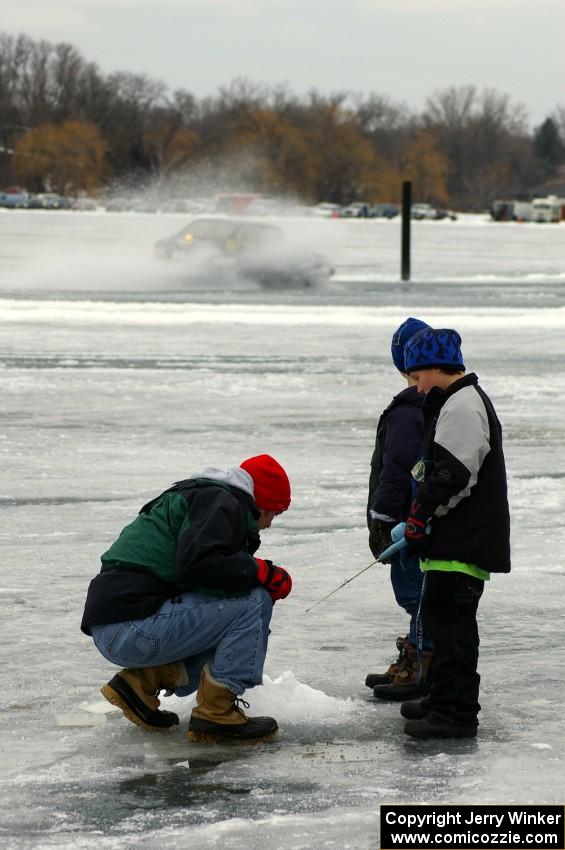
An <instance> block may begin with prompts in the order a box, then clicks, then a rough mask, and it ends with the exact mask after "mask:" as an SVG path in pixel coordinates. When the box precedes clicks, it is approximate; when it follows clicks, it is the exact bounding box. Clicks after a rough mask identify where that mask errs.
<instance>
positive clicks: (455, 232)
mask: <svg viewBox="0 0 565 850" xmlns="http://www.w3.org/2000/svg"><path fill="white" fill-rule="evenodd" d="M184 221H185V218H184V217H182V216H165V215H161V216H150V215H135V214H114V215H111V214H79V213H75V214H71V213H58V212H51V213H40V212H39V213H35V212H31V211H30V212H16V213H13V212H12V213H10V212H3V211H0V322H1V336H0V369H1V372H0V375H1V377H2V421H1V424H0V452H1V458H2V470H3V487H2V492H1V493H0V508H1V509H2V518H3V520H4V521H3V523H2V525H1V528H0V544H1V547H2V548H1V552H2V577H1V580H0V600H1V602H2V608H3V617H2V640H1V653H2V656H1V660H2V670H3V685H4V687H3V689H2V696H1V703H0V704H1V708H2V713H1V717H2V731H1V733H0V736H1V737H0V750H1V752H2V764H3V771H2V778H1V781H2V800H1V803H0V839H1V841H2V846H3V847H4V848H6V850H24V848H26V850H27V848H33V850H41V848H65V850H67V848H68V850H71V848H73V850H74V848H84V850H91V848H92V850H94V848H96V850H130V849H131V850H133V848H143V850H145V848H147V850H149V848H161V847H163V846H165V844H166V843H167V842H169V844H170V845H172V846H173V847H175V848H187V850H188V848H194V849H195V850H196V848H198V850H200V848H213V847H214V848H224V847H226V848H227V847H229V848H230V850H236V849H237V848H250V850H254V848H264V847H265V846H268V847H273V848H277V850H278V848H280V850H287V848H288V850H291V849H292V850H298V848H313V850H318V848H322V847H324V848H336V849H337V848H339V849H340V850H343V848H353V850H365V848H370V850H376V848H377V846H378V811H379V810H378V807H379V805H380V804H382V803H456V802H461V803H501V804H502V803H506V802H508V803H521V804H525V803H563V800H564V797H565V788H564V785H565V783H564V772H565V771H564V756H565V735H564V725H563V709H564V703H565V681H564V674H565V669H564V668H565V665H564V662H563V651H562V646H563V645H564V643H565V625H564V618H563V602H562V599H563V585H564V580H565V557H564V555H563V552H564V551H565V526H564V525H563V523H562V522H561V521H560V517H561V516H563V513H564V511H565V486H564V484H565V458H564V453H563V445H564V443H565V439H564V438H565V424H564V423H565V396H564V394H563V387H564V385H565V384H564V377H565V297H564V296H565V226H564V225H537V226H536V225H507V224H494V223H490V222H488V221H487V220H486V219H485V218H484V217H472V216H469V217H463V218H461V219H460V220H459V221H457V222H421V223H415V224H414V227H413V244H414V253H413V261H412V265H413V274H414V279H413V283H412V284H411V285H409V286H408V285H406V284H400V283H399V282H398V268H399V256H398V255H399V234H400V227H399V223H398V222H394V221H393V222H383V221H380V222H378V221H311V220H288V221H284V222H283V225H284V226H285V228H286V229H287V230H288V232H289V238H291V239H293V240H296V241H298V242H301V243H302V244H307V245H309V246H312V247H314V248H316V249H317V250H318V249H321V250H325V251H326V252H328V253H329V254H330V255H331V257H332V260H333V262H334V263H335V266H336V275H335V277H334V279H333V280H332V281H331V282H330V284H329V285H328V286H327V287H324V288H322V289H320V290H316V291H307V292H303V291H278V292H272V291H271V292H265V291H262V290H261V289H260V288H259V287H257V286H254V285H253V284H250V283H248V282H246V281H240V282H238V284H237V285H235V286H233V287H232V288H230V289H229V290H228V291H226V289H225V287H223V286H222V281H217V282H216V285H215V286H214V287H213V288H207V287H204V286H203V285H201V284H200V283H199V282H198V281H193V282H187V281H186V280H185V279H183V277H182V272H181V270H180V269H179V268H178V267H170V266H162V265H160V264H158V263H157V261H155V260H153V258H152V256H151V247H152V244H153V241H154V240H155V239H157V238H159V237H161V236H164V235H168V234H170V233H172V232H174V231H175V230H176V229H179V228H180V227H181V226H182V224H183V223H184ZM407 315H415V316H418V317H420V318H423V319H425V320H427V321H428V322H430V323H431V324H435V325H436V326H441V325H443V326H449V325H454V326H456V327H457V328H458V329H459V330H460V331H461V333H462V336H463V352H464V355H465V361H466V364H467V366H468V368H469V369H472V370H474V371H476V372H478V374H479V376H480V378H481V383H482V385H483V386H484V387H485V389H486V391H487V392H488V393H489V395H490V396H491V397H492V399H493V401H494V403H495V405H496V407H497V410H498V413H499V416H500V418H501V420H502V424H503V428H504V434H505V449H506V456H507V466H508V474H509V491H510V499H511V510H512V522H513V572H512V573H511V574H510V576H495V577H494V578H493V580H492V581H491V582H490V584H489V586H487V588H486V590H485V594H484V596H483V599H482V601H481V606H480V609H479V623H480V630H481V658H480V673H481V675H482V691H481V703H482V706H483V711H482V712H481V716H480V720H481V726H480V730H479V737H478V738H477V740H476V741H463V742H457V741H448V742H443V743H442V742H418V741H416V740H414V739H410V738H408V737H406V736H405V735H404V734H403V731H402V722H401V719H400V717H399V713H398V705H395V704H387V703H383V704H380V703H379V704H377V703H376V701H374V700H373V699H372V698H371V697H370V695H369V691H367V689H366V688H365V687H364V684H363V682H364V679H365V675H366V673H367V672H368V671H374V670H379V669H381V667H383V666H384V665H386V664H387V663H388V662H389V661H390V660H391V659H392V658H393V657H394V655H395V648H394V641H395V639H396V636H397V634H400V633H401V632H402V631H403V629H404V625H405V623H404V618H403V617H402V616H401V614H400V611H399V609H398V608H397V607H396V605H395V603H394V601H393V597H392V591H391V589H390V583H389V580H388V576H387V574H386V568H383V567H379V568H377V567H375V568H374V569H371V570H369V571H367V572H366V573H364V574H363V576H361V577H360V578H359V579H358V580H356V581H355V582H353V583H352V584H351V585H348V586H347V587H346V588H344V589H343V590H341V591H340V592H339V593H337V594H336V595H335V596H333V597H332V598H331V599H328V600H327V601H326V602H324V603H322V604H321V605H319V606H318V607H316V608H315V609H314V610H313V611H312V612H311V613H309V614H306V613H305V609H306V608H308V607H309V606H311V605H312V604H313V603H314V602H315V601H317V600H318V599H319V598H320V597H321V596H323V595H325V594H326V593H328V592H329V591H330V590H332V589H333V588H334V587H336V586H337V585H338V584H340V583H341V582H342V581H343V580H344V579H346V578H348V577H349V576H351V575H352V574H353V573H355V572H358V571H359V570H360V569H361V568H362V567H363V566H365V565H366V564H368V563H369V561H370V560H371V555H370V552H369V550H368V547H367V542H366V539H367V534H366V529H365V525H364V515H365V514H364V512H365V501H366V484H367V478H368V469H369V460H370V456H371V451H372V447H373V443H374V430H375V426H376V420H377V417H378V414H379V413H380V411H381V409H382V408H383V407H384V406H385V405H386V404H387V403H388V401H389V399H390V397H391V395H392V394H393V393H394V392H396V391H398V390H399V389H401V387H402V384H401V382H400V380H399V379H398V378H397V377H396V375H395V373H394V370H393V368H392V365H391V363H390V356H389V343H390V335H391V333H392V331H393V330H394V328H395V327H396V326H397V325H398V324H399V323H400V321H402V319H404V318H405V317H406V316H407ZM262 451H267V452H269V453H272V454H273V455H275V456H276V457H277V458H279V459H280V460H281V462H282V463H283V464H284V465H285V467H286V468H287V469H288V471H289V474H290V477H291V481H292V484H293V505H292V508H291V510H290V511H289V512H288V513H287V514H285V515H284V516H283V517H281V518H280V520H277V521H276V522H275V524H274V526H273V528H272V529H271V530H270V531H266V532H263V537H262V539H263V545H262V548H261V550H260V553H261V554H263V555H264V556H266V557H272V558H273V560H275V561H276V562H278V563H281V564H283V565H285V566H286V567H288V569H289V571H290V572H291V574H292V575H293V578H294V591H293V593H292V594H291V596H290V597H289V598H288V599H287V600H285V601H283V602H279V603H277V605H276V607H275V611H274V615H273V621H272V636H271V642H270V648H269V654H268V656H267V665H266V674H267V677H266V679H265V684H264V686H263V687H261V688H257V689H254V690H253V691H251V692H249V693H248V695H247V698H248V699H249V701H250V702H251V713H253V712H255V713H270V714H273V715H274V716H276V717H277V718H278V719H279V721H280V726H281V733H280V735H279V736H278V739H277V741H276V742H274V743H272V744H270V745H263V746H254V747H249V746H238V745H233V746H227V745H223V746H215V747H213V746H208V745H196V744H189V743H188V742H187V740H186V738H185V735H184V733H185V730H186V725H187V722H188V717H189V715H190V710H191V707H192V702H191V700H190V699H187V700H178V699H176V698H171V699H170V700H167V701H165V707H166V708H171V707H172V708H174V710H175V711H177V712H178V713H179V714H180V716H181V726H180V728H178V729H176V730H175V731H172V732H168V733H165V734H164V735H147V734H144V733H143V732H142V731H141V730H139V729H137V728H136V727H133V726H131V725H130V724H128V723H127V722H126V721H124V720H123V719H122V717H121V715H120V714H119V712H116V711H115V710H113V709H112V708H111V707H110V706H109V705H108V704H107V703H106V702H105V701H104V700H103V698H102V697H101V696H100V695H99V687H100V685H101V684H102V683H103V682H105V681H106V680H107V679H108V678H110V676H111V675H112V674H113V671H114V670H115V668H112V666H111V665H109V664H108V663H107V662H105V661H104V660H103V659H102V658H101V656H99V655H98V653H97V652H96V650H95V649H94V647H93V645H92V644H91V641H90V640H89V639H88V638H86V637H85V636H84V635H82V634H81V633H80V631H79V623H80V617H81V613H82V607H83V603H84V597H85V591H86V587H87V584H88V582H89V580H90V579H91V578H92V577H93V575H94V574H95V573H96V572H97V571H98V564H99V555H100V553H101V552H102V551H104V549H105V548H106V547H107V545H108V544H109V543H110V542H111V541H112V540H113V539H114V537H115V536H116V534H117V533H118V532H119V531H120V530H121V528H122V527H123V525H124V524H125V523H126V522H128V521H129V520H130V519H131V518H132V516H133V514H134V513H135V512H136V511H137V510H138V508H139V507H140V506H141V505H142V504H143V502H144V501H145V500H146V499H147V498H148V497H151V496H152V495H154V494H156V493H158V492H160V491H161V490H162V489H164V488H165V487H166V486H168V485H169V484H170V483H171V482H172V481H175V480H177V479H179V478H181V477H185V476H187V475H190V474H191V473H193V472H195V471H197V470H198V469H199V468H201V467H202V466H204V465H215V466H224V467H226V466H229V465H233V464H236V463H238V462H239V461H240V460H241V459H242V458H244V457H247V456H249V455H251V454H255V453H259V452H262Z"/></svg>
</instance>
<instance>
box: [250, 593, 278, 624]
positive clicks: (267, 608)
mask: <svg viewBox="0 0 565 850" xmlns="http://www.w3.org/2000/svg"><path fill="white" fill-rule="evenodd" d="M247 599H248V601H249V604H250V606H255V607H257V608H258V609H259V610H260V612H261V614H262V615H266V616H268V618H269V619H270V618H271V614H272V612H273V600H272V599H271V597H270V596H269V592H268V591H267V590H266V589H265V588H264V587H254V588H253V590H252V591H250V593H249V594H248V596H247Z"/></svg>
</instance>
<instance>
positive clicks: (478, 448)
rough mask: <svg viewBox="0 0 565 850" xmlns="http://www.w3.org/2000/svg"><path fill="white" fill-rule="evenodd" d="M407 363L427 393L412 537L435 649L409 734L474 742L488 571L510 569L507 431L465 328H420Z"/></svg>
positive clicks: (410, 709) (411, 712)
mask: <svg viewBox="0 0 565 850" xmlns="http://www.w3.org/2000/svg"><path fill="white" fill-rule="evenodd" d="M404 362H405V369H406V372H407V373H408V375H410V376H411V377H412V379H413V380H414V381H415V384H416V386H417V388H418V392H420V393H422V394H425V401H424V407H423V411H424V421H425V424H426V433H425V438H424V448H423V455H422V460H421V462H420V463H419V464H418V466H417V467H416V471H415V477H416V478H417V480H418V481H419V483H418V487H417V490H416V493H415V496H414V501H413V502H412V506H411V508H410V513H409V516H408V520H407V522H406V529H405V539H406V542H407V544H408V548H409V550H411V551H413V552H419V553H420V557H421V569H422V571H423V572H424V575H425V579H424V589H423V598H422V609H421V613H422V619H423V624H424V628H425V629H426V631H427V633H428V634H429V636H430V637H431V639H432V640H433V643H434V657H433V662H432V668H431V689H430V693H429V695H427V696H426V697H424V698H423V699H420V700H414V701H412V702H406V703H404V704H403V705H402V707H401V714H402V715H403V717H405V718H407V722H406V723H405V726H404V731H405V732H406V733H407V734H408V735H412V736H414V737H417V738H449V737H457V738H473V737H475V735H476V734H477V727H478V720H477V715H478V713H479V711H480V705H479V701H478V697H479V682H480V677H479V675H478V673H477V662H478V657H479V634H478V628H477V618H476V615H477V607H478V604H479V600H480V598H481V595H482V592H483V589H484V583H485V581H488V580H489V578H490V574H491V573H492V572H499V573H507V572H509V571H510V516H509V509H508V497H507V485H506V470H505V463H504V454H503V450H502V429H501V426H500V422H499V421H498V418H497V416H496V412H495V410H494V407H493V405H492V402H491V401H490V399H489V397H488V396H487V395H486V393H485V392H484V390H483V389H482V388H481V387H480V386H479V383H478V378H477V376H476V375H475V374H473V373H471V374H469V375H466V374H465V365H464V363H463V356H462V353H461V337H460V336H459V334H458V333H457V331H455V330H452V329H434V328H426V329H423V330H421V331H419V332H418V333H416V334H415V335H414V336H413V337H411V339H410V340H408V342H407V344H406V346H405V349H404ZM428 526H429V528H428ZM427 531H428V532H429V533H427Z"/></svg>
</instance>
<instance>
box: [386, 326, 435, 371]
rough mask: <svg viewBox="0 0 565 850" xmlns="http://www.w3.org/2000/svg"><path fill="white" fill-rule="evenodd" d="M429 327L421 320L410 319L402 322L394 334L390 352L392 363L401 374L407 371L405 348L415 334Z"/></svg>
mask: <svg viewBox="0 0 565 850" xmlns="http://www.w3.org/2000/svg"><path fill="white" fill-rule="evenodd" d="M428 327H429V325H427V324H426V323H425V322H422V321H421V319H413V318H412V317H410V318H409V319H406V320H405V321H404V322H402V324H401V325H400V327H399V328H397V329H396V330H395V332H394V333H393V335H392V342H391V344H390V350H391V353H392V362H393V363H394V365H395V366H396V368H397V369H398V371H399V372H405V371H406V369H405V368H404V346H405V345H406V343H407V342H408V340H409V339H410V337H411V336H414V334H415V333H417V332H418V331H422V330H424V328H428Z"/></svg>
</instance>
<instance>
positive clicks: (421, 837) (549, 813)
mask: <svg viewBox="0 0 565 850" xmlns="http://www.w3.org/2000/svg"><path fill="white" fill-rule="evenodd" d="M564 815H565V810H564V807H563V806H543V805H542V806H531V805H527V806H515V805H512V806H468V805H465V806H456V805H449V806H436V805H430V806H381V841H380V847H381V850H407V848H424V847H425V848H428V850H497V849H498V848H499V847H503V848H506V850H509V848H538V850H565V825H564Z"/></svg>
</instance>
